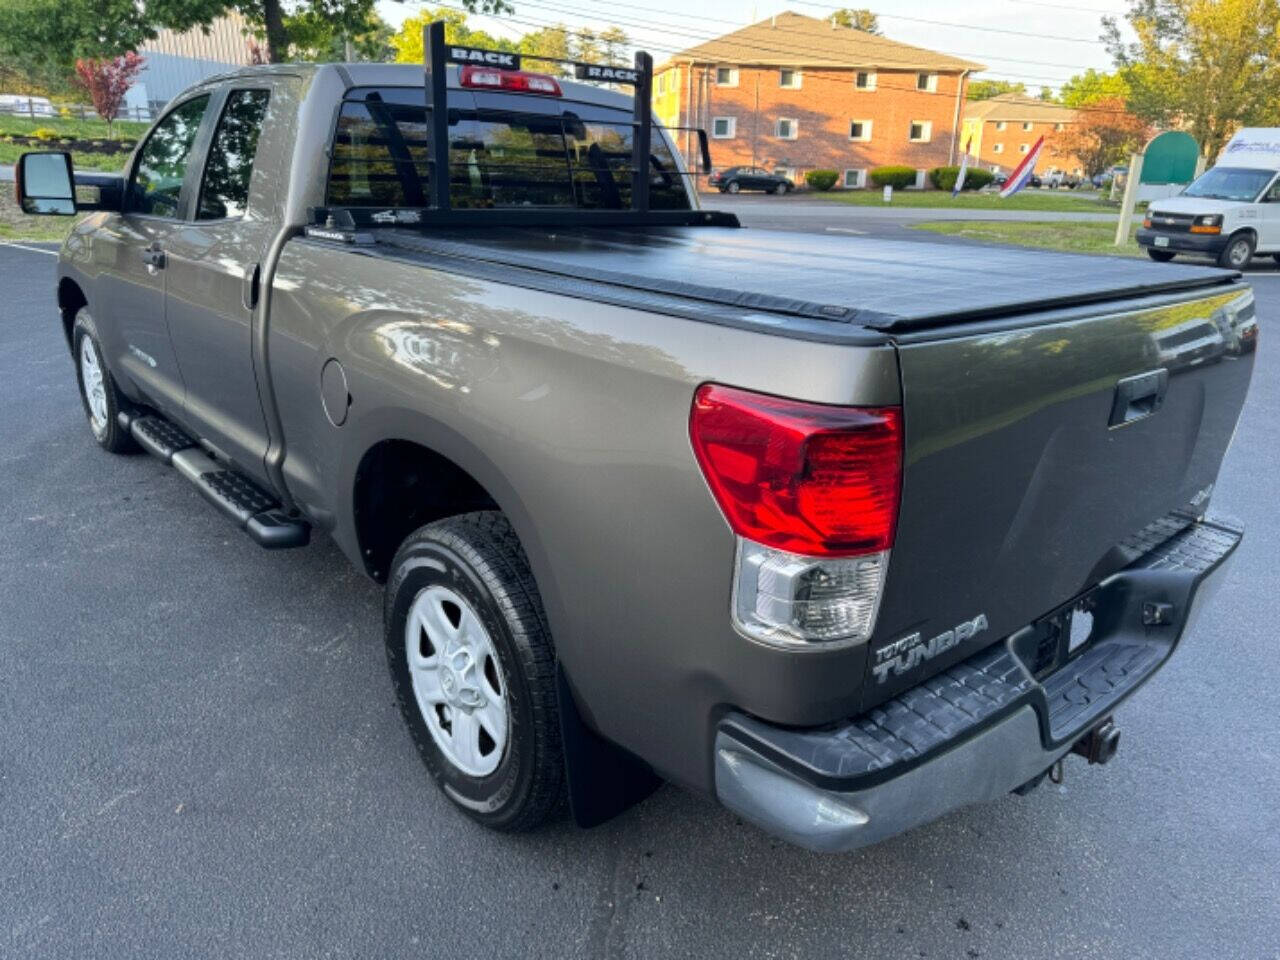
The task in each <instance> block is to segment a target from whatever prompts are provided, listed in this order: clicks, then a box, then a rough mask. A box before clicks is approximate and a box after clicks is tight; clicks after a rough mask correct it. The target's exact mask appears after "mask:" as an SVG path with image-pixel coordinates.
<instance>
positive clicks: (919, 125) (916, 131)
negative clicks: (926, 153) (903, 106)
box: [907, 120, 933, 143]
mask: <svg viewBox="0 0 1280 960" xmlns="http://www.w3.org/2000/svg"><path fill="white" fill-rule="evenodd" d="M932 137H933V121H931V120H912V121H911V130H910V132H909V133H908V134H907V139H908V140H910V141H911V142H912V143H928V142H929V140H930V139H931V138H932Z"/></svg>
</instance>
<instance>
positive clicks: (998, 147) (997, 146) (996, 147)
mask: <svg viewBox="0 0 1280 960" xmlns="http://www.w3.org/2000/svg"><path fill="white" fill-rule="evenodd" d="M991 152H992V153H1004V144H1003V143H993V144H992V145H991Z"/></svg>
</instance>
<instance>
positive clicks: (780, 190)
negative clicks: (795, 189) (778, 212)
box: [773, 183, 787, 196]
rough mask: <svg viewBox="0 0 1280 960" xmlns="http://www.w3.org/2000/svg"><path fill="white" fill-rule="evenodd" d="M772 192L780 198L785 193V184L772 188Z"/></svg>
mask: <svg viewBox="0 0 1280 960" xmlns="http://www.w3.org/2000/svg"><path fill="white" fill-rule="evenodd" d="M773 192H774V193H776V194H777V195H778V196H782V195H783V194H785V193H786V192H787V185H786V184H785V183H780V184H778V185H777V186H776V187H774V188H773Z"/></svg>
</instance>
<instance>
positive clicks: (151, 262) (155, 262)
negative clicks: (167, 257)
mask: <svg viewBox="0 0 1280 960" xmlns="http://www.w3.org/2000/svg"><path fill="white" fill-rule="evenodd" d="M142 262H143V263H145V264H146V265H147V272H148V273H155V272H156V271H157V270H163V269H164V251H163V250H161V249H160V244H158V243H153V244H151V246H149V247H147V248H146V249H145V250H143V251H142Z"/></svg>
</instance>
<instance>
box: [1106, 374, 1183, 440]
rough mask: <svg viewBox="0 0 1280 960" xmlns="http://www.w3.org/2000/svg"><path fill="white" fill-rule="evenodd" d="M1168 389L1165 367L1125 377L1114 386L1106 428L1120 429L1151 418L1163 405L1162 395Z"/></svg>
mask: <svg viewBox="0 0 1280 960" xmlns="http://www.w3.org/2000/svg"><path fill="white" fill-rule="evenodd" d="M1168 389H1169V371H1168V370H1167V369H1166V368H1165V367H1161V368H1160V369H1158V370H1149V371H1148V372H1146V373H1139V374H1138V375H1137V376H1133V377H1125V378H1124V379H1123V380H1121V381H1119V382H1118V383H1117V384H1116V395H1115V399H1114V400H1112V401H1111V419H1110V420H1109V421H1107V426H1110V427H1122V426H1124V425H1125V424H1127V423H1133V422H1134V421H1136V420H1142V419H1144V418H1145V417H1149V416H1151V415H1152V414H1153V413H1155V412H1156V411H1157V410H1159V409H1160V404H1162V403H1164V395H1165V393H1166V392H1167V391H1168Z"/></svg>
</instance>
